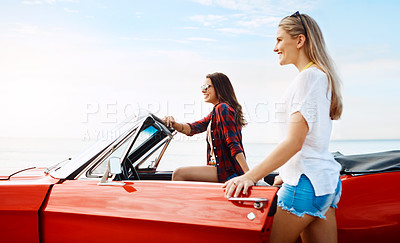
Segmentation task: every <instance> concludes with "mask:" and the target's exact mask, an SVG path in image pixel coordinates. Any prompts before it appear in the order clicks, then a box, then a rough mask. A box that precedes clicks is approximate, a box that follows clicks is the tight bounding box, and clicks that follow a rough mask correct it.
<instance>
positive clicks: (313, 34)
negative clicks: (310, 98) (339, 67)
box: [279, 14, 343, 120]
mask: <svg viewBox="0 0 400 243" xmlns="http://www.w3.org/2000/svg"><path fill="white" fill-rule="evenodd" d="M302 21H303V22H302ZM279 27H282V28H283V29H284V30H285V31H286V32H287V33H288V34H289V35H290V36H291V37H292V38H297V37H298V36H299V35H300V34H303V35H304V36H306V42H305V46H304V47H305V49H304V50H305V53H306V55H307V57H308V58H309V59H310V60H311V61H312V62H314V63H315V64H316V65H317V66H319V67H320V68H321V69H322V71H323V72H325V74H326V75H327V76H328V81H329V88H330V90H331V92H332V98H331V107H330V112H329V115H330V117H331V119H332V120H338V119H339V118H340V116H341V115H342V111H343V102H342V95H341V88H340V87H341V82H340V79H339V76H338V74H337V72H336V70H335V67H334V63H333V61H332V59H331V57H330V56H329V54H328V52H327V50H326V47H325V40H324V37H323V36H322V32H321V29H320V28H319V26H318V24H317V22H316V21H315V20H314V19H313V18H311V17H310V16H308V15H306V14H300V15H297V16H296V15H292V16H288V17H285V18H283V19H282V20H281V22H280V23H279ZM304 28H305V29H304Z"/></svg>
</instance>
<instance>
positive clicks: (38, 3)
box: [22, 1, 42, 5]
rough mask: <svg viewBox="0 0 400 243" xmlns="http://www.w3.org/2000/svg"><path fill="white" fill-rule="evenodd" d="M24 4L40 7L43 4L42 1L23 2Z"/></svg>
mask: <svg viewBox="0 0 400 243" xmlns="http://www.w3.org/2000/svg"><path fill="white" fill-rule="evenodd" d="M22 4H26V5H40V4H42V2H41V1H22Z"/></svg>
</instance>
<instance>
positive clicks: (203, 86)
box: [201, 84, 212, 92]
mask: <svg viewBox="0 0 400 243" xmlns="http://www.w3.org/2000/svg"><path fill="white" fill-rule="evenodd" d="M211 86H212V85H211V84H205V85H202V86H201V91H203V92H207V90H208V89H209V88H210V87H211Z"/></svg>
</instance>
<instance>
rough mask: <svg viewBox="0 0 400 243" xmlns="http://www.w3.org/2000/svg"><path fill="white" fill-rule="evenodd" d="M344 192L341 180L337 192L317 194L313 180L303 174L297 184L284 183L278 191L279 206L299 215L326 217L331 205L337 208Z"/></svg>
mask: <svg viewBox="0 0 400 243" xmlns="http://www.w3.org/2000/svg"><path fill="white" fill-rule="evenodd" d="M341 194H342V183H341V181H340V177H339V181H338V184H337V187H336V190H335V193H332V194H326V195H322V196H315V191H314V187H313V186H312V184H311V181H310V180H309V179H308V177H307V176H305V175H304V174H303V175H301V177H300V179H299V183H298V184H297V186H291V185H288V184H286V183H283V185H282V188H281V189H279V191H278V206H279V207H281V208H282V209H283V210H286V211H289V212H291V213H293V214H294V215H297V216H299V217H304V215H305V214H308V215H311V216H314V217H319V218H322V219H325V218H326V217H325V214H326V212H327V211H328V209H329V207H333V208H337V204H338V203H339V200H340V196H341Z"/></svg>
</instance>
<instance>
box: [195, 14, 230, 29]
mask: <svg viewBox="0 0 400 243" xmlns="http://www.w3.org/2000/svg"><path fill="white" fill-rule="evenodd" d="M189 19H190V20H192V21H196V22H200V23H201V24H203V25H204V26H211V25H216V24H217V23H220V22H223V21H226V20H228V18H226V17H224V16H220V15H211V14H209V15H195V16H191V17H190V18H189Z"/></svg>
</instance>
